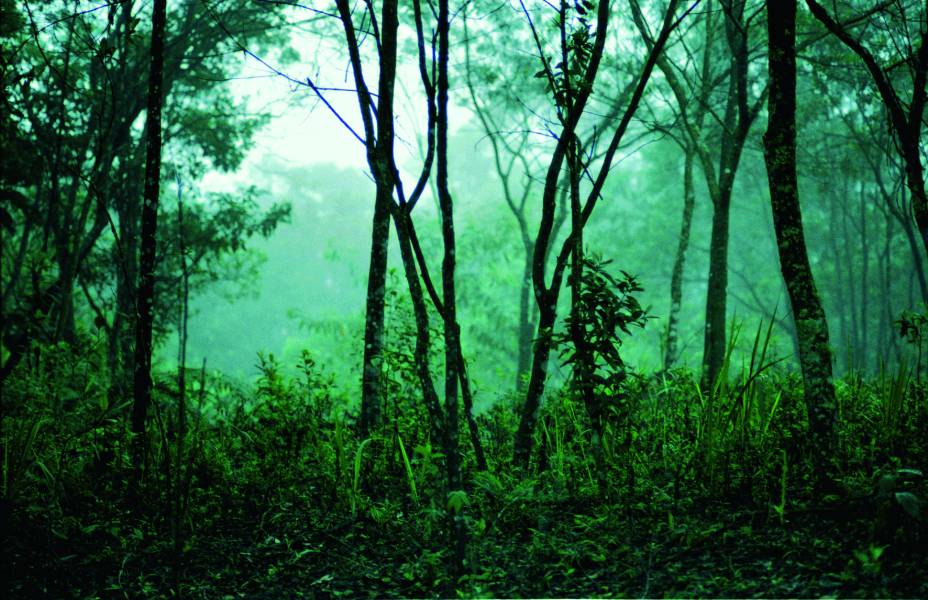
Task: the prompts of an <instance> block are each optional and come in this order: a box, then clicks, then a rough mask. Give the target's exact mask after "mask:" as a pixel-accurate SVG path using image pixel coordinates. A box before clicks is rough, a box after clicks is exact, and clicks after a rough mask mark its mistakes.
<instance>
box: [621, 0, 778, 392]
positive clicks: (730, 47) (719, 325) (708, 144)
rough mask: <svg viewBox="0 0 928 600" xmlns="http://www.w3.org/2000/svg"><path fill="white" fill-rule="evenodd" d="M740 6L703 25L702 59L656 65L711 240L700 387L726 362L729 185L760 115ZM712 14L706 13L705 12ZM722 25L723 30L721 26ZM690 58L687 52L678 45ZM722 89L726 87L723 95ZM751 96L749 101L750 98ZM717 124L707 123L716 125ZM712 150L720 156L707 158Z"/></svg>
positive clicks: (726, 2)
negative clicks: (702, 193) (721, 43)
mask: <svg viewBox="0 0 928 600" xmlns="http://www.w3.org/2000/svg"><path fill="white" fill-rule="evenodd" d="M746 4H747V3H746V2H745V1H744V0H720V5H721V14H720V15H719V18H718V19H717V17H716V15H715V13H714V12H713V11H711V10H710V11H707V12H706V14H705V15H704V17H703V22H704V24H705V38H704V42H703V50H702V53H701V55H700V56H698V57H696V56H688V57H687V58H688V60H681V61H676V64H675V62H674V61H672V60H671V59H670V58H669V57H668V56H666V55H662V56H659V57H658V62H657V64H658V67H659V68H660V69H661V73H662V74H663V75H664V78H665V80H666V81H667V83H668V85H669V86H670V89H671V91H672V92H673V95H674V98H675V100H676V102H677V108H678V110H679V114H680V124H681V125H682V129H683V135H684V136H685V138H686V140H687V141H688V143H689V144H691V145H692V150H693V152H695V158H696V159H698V161H699V165H700V167H701V169H702V173H703V176H704V178H705V181H706V187H707V190H708V192H709V198H710V199H711V201H712V232H711V237H710V243H709V276H708V286H707V291H706V320H705V332H704V336H703V382H704V384H706V385H712V384H714V383H715V382H716V380H717V379H718V377H719V375H720V373H721V370H722V365H723V362H724V357H725V347H726V340H727V335H726V319H727V306H728V271H729V269H728V246H729V230H730V213H731V200H732V193H733V191H734V186H735V177H736V175H737V172H738V166H739V164H740V162H741V156H742V154H743V151H744V146H745V143H746V142H747V139H748V134H749V133H750V130H751V126H752V124H753V123H754V121H755V120H756V118H757V115H758V114H759V113H760V110H761V108H763V103H764V99H765V97H766V93H767V92H766V88H765V87H762V88H760V91H757V92H754V93H753V94H752V89H753V86H751V85H750V81H749V69H750V63H751V60H752V58H753V57H752V54H751V49H750V47H749V39H750V34H751V27H752V25H753V24H754V20H755V19H756V17H757V13H756V12H754V13H751V14H747V13H746ZM710 6H711V5H710ZM632 14H633V16H635V20H636V25H637V26H638V29H639V31H640V32H642V34H643V35H644V36H645V39H646V40H649V43H652V44H653V42H650V38H649V36H648V35H647V32H646V30H645V29H644V28H643V22H642V16H641V12H640V10H635V11H634V12H633V13H632ZM719 21H721V23H720V22H719ZM720 26H721V28H722V30H723V33H724V40H725V48H724V50H723V52H724V53H725V54H727V57H726V58H727V60H726V61H725V65H726V66H725V67H724V68H723V69H722V70H721V71H720V72H716V71H715V68H714V67H715V65H716V64H717V63H718V62H722V61H720V60H719V57H718V51H717V49H716V48H715V39H716V36H717V33H718V31H717V30H718V28H719V27H720ZM682 47H683V48H684V51H685V52H686V53H687V54H688V55H689V54H691V52H690V51H689V50H688V49H687V48H686V46H685V45H682ZM688 64H692V65H694V66H695V69H696V73H687V72H686V71H685V70H684V69H683V68H681V67H680V66H678V65H684V66H685V65H688ZM723 86H724V87H723ZM720 87H722V89H723V90H725V91H724V94H723V97H722V110H721V114H720V115H716V114H715V109H714V108H713V102H714V101H715V97H716V96H715V93H716V90H717V89H718V88H720ZM752 96H753V97H752ZM710 114H711V115H713V116H715V120H716V121H718V128H717V129H716V128H714V127H712V126H705V125H704V121H705V119H706V117H707V116H708V115H710ZM714 122H715V121H713V123H714ZM714 147H718V155H717V156H716V155H715V153H714V152H713V151H712V149H713V148H714Z"/></svg>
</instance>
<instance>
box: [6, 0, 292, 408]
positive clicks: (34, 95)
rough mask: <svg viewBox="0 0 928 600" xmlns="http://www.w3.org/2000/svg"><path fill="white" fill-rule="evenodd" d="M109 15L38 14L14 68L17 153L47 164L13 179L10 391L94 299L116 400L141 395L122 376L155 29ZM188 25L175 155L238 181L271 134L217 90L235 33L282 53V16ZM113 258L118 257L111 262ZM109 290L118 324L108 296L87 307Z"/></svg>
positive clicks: (196, 14)
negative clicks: (259, 138)
mask: <svg viewBox="0 0 928 600" xmlns="http://www.w3.org/2000/svg"><path fill="white" fill-rule="evenodd" d="M103 8H104V9H105V10H98V11H85V12H83V13H77V14H73V13H72V12H71V7H70V6H69V5H67V4H66V3H58V2H54V3H48V4H45V5H43V6H42V7H41V11H40V10H37V9H36V8H35V7H33V6H31V5H30V4H28V3H26V4H25V17H26V18H25V19H24V22H25V24H26V25H27V26H28V30H26V31H23V32H22V33H21V34H16V35H17V36H18V37H17V40H16V43H15V44H13V45H12V47H13V48H15V51H12V52H10V53H9V54H7V55H5V57H4V64H3V69H4V77H5V79H7V80H9V81H10V82H11V83H12V82H16V85H11V86H10V87H8V88H7V92H8V93H7V94H6V95H5V96H4V102H5V103H6V104H7V106H9V107H10V112H9V113H8V114H9V115H10V119H9V120H8V122H7V123H8V125H9V127H8V129H7V131H8V132H9V134H10V136H11V138H10V139H11V142H10V143H13V140H15V143H16V144H18V145H19V146H20V150H21V151H22V154H21V156H23V157H28V156H30V155H32V156H35V160H34V161H31V163H32V166H31V168H30V169H28V170H24V171H23V172H22V173H24V174H29V175H28V176H27V177H25V178H23V177H20V178H18V179H15V178H7V177H6V175H4V184H3V187H4V188H14V189H15V190H16V191H17V194H19V196H17V197H18V198H19V199H20V202H19V203H18V206H16V209H15V211H14V212H13V216H14V218H16V220H17V221H18V222H19V223H21V224H22V225H21V226H17V227H16V229H15V231H14V233H13V235H11V236H10V237H15V248H16V250H15V252H14V254H15V256H14V257H13V259H12V261H11V262H12V263H13V266H14V268H12V269H11V270H10V271H6V270H4V273H3V299H4V302H3V312H4V317H5V318H4V319H3V323H2V329H3V340H4V345H5V346H6V347H7V349H8V350H9V351H10V356H9V358H8V359H7V360H6V361H5V363H4V365H3V368H2V373H0V378H5V377H6V376H7V375H8V374H9V373H10V372H11V371H12V369H13V368H15V367H16V365H17V364H18V363H19V361H20V359H21V357H22V356H23V353H24V351H25V349H26V348H27V346H28V344H29V343H30V341H33V340H36V341H52V342H54V341H58V340H62V339H63V340H70V339H73V337H74V334H75V322H74V315H75V300H76V299H77V300H78V301H79V299H80V293H79V292H81V291H84V292H85V293H84V297H85V299H86V300H87V301H88V303H89V304H90V305H91V308H93V305H94V304H95V303H96V304H97V308H98V309H99V311H97V309H94V311H95V313H97V314H96V317H97V321H98V324H99V325H100V326H102V327H103V328H104V329H106V331H107V333H108V335H109V336H110V340H111V344H110V345H111V350H110V362H111V365H113V366H114V367H115V368H114V369H113V383H114V385H113V390H114V392H115V393H118V394H128V393H130V392H129V388H130V385H129V384H128V380H130V379H131V378H132V376H131V374H130V373H123V370H125V371H129V372H131V369H132V367H131V366H130V365H131V363H132V354H133V349H132V343H131V340H132V338H133V335H132V332H133V330H134V328H135V301H136V298H135V279H136V277H137V266H138V260H139V258H138V238H139V220H140V216H141V215H140V211H139V202H138V198H139V196H140V195H141V194H142V189H141V186H140V185H139V183H140V182H141V180H142V179H143V177H144V167H145V165H144V154H143V152H142V151H141V148H143V147H144V141H143V140H142V135H143V133H144V132H140V131H138V130H137V129H134V128H133V123H135V122H136V121H137V120H138V117H139V116H140V115H141V114H142V112H143V111H144V110H145V107H146V91H145V86H144V83H145V69H146V67H147V65H148V60H149V55H150V52H149V42H148V40H147V39H145V38H147V36H146V35H145V29H146V28H147V27H146V25H145V24H143V16H144V14H145V11H148V10H150V8H149V5H145V6H139V5H138V4H136V3H132V2H119V3H113V4H111V5H108V6H106V7H103ZM172 12H173V11H172ZM175 14H176V18H174V19H172V20H171V22H170V23H167V24H166V30H165V50H164V70H163V73H164V83H163V93H164V97H165V106H164V108H163V110H164V121H165V129H164V131H163V134H162V135H163V138H164V144H165V145H167V146H168V147H170V148H171V151H170V154H173V155H175V156H177V157H178V158H180V159H181V160H180V162H183V163H185V164H186V165H192V164H199V165H202V164H204V163H207V161H208V162H210V163H212V164H213V165H214V166H216V167H218V168H220V169H225V170H228V169H231V168H234V167H235V166H237V165H238V164H239V163H240V162H241V160H242V159H243V157H244V150H243V146H245V145H246V143H247V141H248V140H249V139H250V136H251V134H252V133H254V131H255V130H256V128H257V127H258V126H259V125H260V123H261V122H262V120H261V119H253V118H249V117H247V116H243V114H242V112H243V111H241V110H239V109H238V107H236V106H234V102H233V100H232V96H231V95H230V94H229V92H228V91H225V93H223V92H222V88H221V86H217V84H216V82H217V81H223V80H225V79H227V78H228V77H229V75H230V74H229V70H230V63H229V60H228V58H229V52H230V51H231V50H232V48H230V46H231V45H232V44H233V43H234V40H233V38H232V37H231V36H230V35H228V29H229V27H231V28H232V29H235V30H243V31H245V28H244V27H238V26H236V24H239V25H241V24H245V23H248V25H249V27H248V29H247V32H246V33H243V34H242V35H243V36H244V39H247V40H252V41H254V42H256V43H260V44H263V43H269V42H271V41H272V40H279V39H280V37H279V36H280V33H279V31H276V30H274V29H273V28H272V27H271V25H272V24H274V23H275V22H276V20H277V18H278V16H277V15H278V14H279V11H276V10H267V9H266V8H255V7H252V6H251V5H250V4H248V3H245V2H243V0H219V1H214V2H209V3H205V2H201V1H199V0H187V1H185V2H179V3H178V4H177V11H176V13H175ZM43 19H44V22H43ZM148 20H150V19H148ZM59 50H60V51H59ZM26 148H28V151H26ZM207 164H208V163H207ZM178 168H180V170H181V171H184V172H186V171H187V170H189V171H191V173H190V176H191V177H200V176H202V171H199V172H197V169H195V168H194V169H186V170H185V169H184V168H183V167H178ZM46 206H47V207H48V209H47V210H46V209H44V208H43V207H46ZM114 213H115V216H114ZM4 241H5V242H6V240H4ZM102 253H109V254H110V256H108V257H107V259H105V260H104V259H103V258H102V257H101V254H102ZM4 256H5V257H6V256H7V254H6V247H5V248H4ZM101 265H102V266H105V267H106V268H103V267H102V266H101ZM105 280H109V281H114V282H115V287H116V289H117V294H116V296H117V298H116V303H115V308H113V309H112V311H111V310H110V308H109V306H108V303H105V302H101V296H100V295H98V297H97V298H96V300H94V299H92V298H91V297H90V294H88V293H87V290H88V289H92V288H94V287H95V286H102V285H103V283H104V281H105ZM27 284H32V285H31V287H32V292H31V293H28V294H27V293H25V292H26V288H27ZM108 295H109V294H105V295H104V296H108ZM77 308H78V310H80V309H81V308H82V307H81V306H80V305H79V306H78V307H77ZM37 315H42V316H38V317H37ZM155 316H156V318H157V316H158V314H157V311H156V314H155Z"/></svg>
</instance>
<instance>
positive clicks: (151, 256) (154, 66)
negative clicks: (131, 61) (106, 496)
mask: <svg viewBox="0 0 928 600" xmlns="http://www.w3.org/2000/svg"><path fill="white" fill-rule="evenodd" d="M166 4H167V0H154V10H153V12H152V33H151V68H150V71H149V76H148V112H147V117H146V121H147V123H146V129H147V140H146V158H145V191H144V199H143V204H142V231H141V257H140V261H139V283H138V286H137V289H138V294H137V301H136V304H137V308H136V313H137V322H136V328H135V377H134V403H133V406H132V433H133V450H134V453H133V459H134V461H135V465H134V467H135V473H134V477H133V484H132V485H131V486H130V494H131V495H133V496H134V494H136V493H137V492H138V485H139V483H140V482H141V475H142V471H143V468H144V459H145V441H144V436H145V421H146V417H147V415H148V406H149V404H150V403H151V388H152V381H151V352H152V347H151V344H152V318H153V308H154V299H155V260H156V257H155V249H156V238H155V235H156V231H157V226H158V194H159V191H160V186H161V180H160V177H161V107H162V103H163V100H164V98H163V93H162V92H163V90H162V83H163V79H164V28H165V20H166V12H167V7H166ZM133 499H136V498H133Z"/></svg>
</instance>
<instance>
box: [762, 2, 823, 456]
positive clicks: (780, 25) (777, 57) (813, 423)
mask: <svg viewBox="0 0 928 600" xmlns="http://www.w3.org/2000/svg"><path fill="white" fill-rule="evenodd" d="M767 14H768V17H767V18H768V25H767V28H768V36H769V41H768V44H769V65H770V98H769V104H768V124H767V132H766V133H765V134H764V160H765V162H766V165H767V178H768V181H769V185H770V205H771V208H772V210H773V223H774V230H775V231H776V238H777V250H778V252H779V256H780V270H781V272H782V274H783V279H784V281H785V282H786V289H787V292H788V293H789V298H790V303H791V304H792V308H793V318H794V319H795V321H796V334H797V337H798V339H799V362H800V365H801V367H802V379H803V385H804V397H805V402H806V408H807V410H808V415H809V428H810V434H811V438H812V443H813V447H814V451H815V454H816V455H817V458H818V460H819V461H821V460H824V459H826V458H827V456H828V454H827V453H828V452H829V450H831V448H832V447H833V444H834V423H835V388H834V383H833V380H832V365H831V349H830V346H829V340H828V323H827V321H826V319H825V311H824V309H823V308H822V303H821V300H820V299H819V295H818V292H817V290H816V288H815V279H814V277H813V275H812V269H811V267H810V265H809V256H808V252H807V251H806V244H805V238H804V234H803V226H802V213H801V210H800V206H799V191H798V186H797V176H796V1H795V0H770V1H768V3H767ZM819 464H821V462H819Z"/></svg>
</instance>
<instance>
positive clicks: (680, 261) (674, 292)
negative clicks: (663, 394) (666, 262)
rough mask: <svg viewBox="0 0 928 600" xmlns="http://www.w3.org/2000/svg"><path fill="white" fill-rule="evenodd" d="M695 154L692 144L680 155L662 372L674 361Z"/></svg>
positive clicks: (693, 204)
mask: <svg viewBox="0 0 928 600" xmlns="http://www.w3.org/2000/svg"><path fill="white" fill-rule="evenodd" d="M694 154H695V151H694V150H693V148H692V145H691V144H687V145H686V148H685V150H684V158H683V217H682V218H681V220H680V238H679V241H678V243H677V254H676V256H675V257H674V261H673V274H672V275H671V277H670V311H669V312H668V315H667V330H666V332H665V334H664V346H665V349H664V371H669V370H670V368H671V367H673V365H674V363H675V362H677V352H678V349H677V345H678V339H679V333H678V323H679V321H680V306H681V304H682V303H683V268H684V266H685V264H686V250H687V248H689V245H690V231H691V230H692V228H693V211H694V209H695V207H696V192H695V190H694V189H693V162H694Z"/></svg>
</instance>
